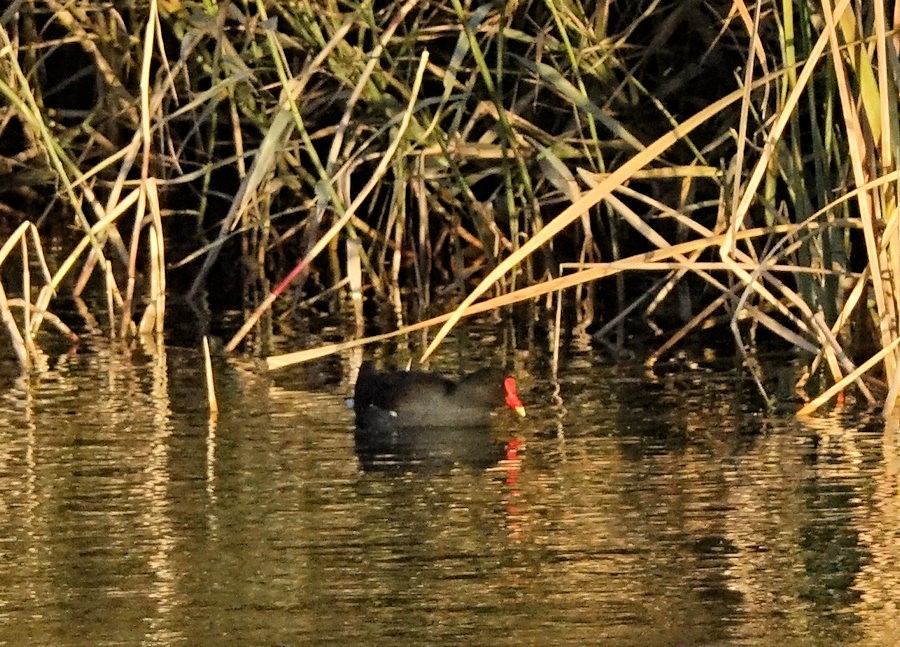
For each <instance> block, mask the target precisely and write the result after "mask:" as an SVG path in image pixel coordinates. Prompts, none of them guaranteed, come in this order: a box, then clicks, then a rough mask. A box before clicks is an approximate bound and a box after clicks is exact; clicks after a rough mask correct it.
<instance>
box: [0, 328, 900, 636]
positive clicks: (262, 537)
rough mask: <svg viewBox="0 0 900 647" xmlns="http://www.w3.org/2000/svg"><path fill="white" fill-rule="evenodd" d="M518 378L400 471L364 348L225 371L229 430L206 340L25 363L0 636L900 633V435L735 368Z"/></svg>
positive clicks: (7, 517) (1, 541)
mask: <svg viewBox="0 0 900 647" xmlns="http://www.w3.org/2000/svg"><path fill="white" fill-rule="evenodd" d="M457 364H458V363H457V362H456V360H455V359H454V357H453V356H451V355H450V354H449V353H447V354H444V355H441V356H439V357H438V359H437V361H436V362H435V366H436V367H437V368H440V369H444V370H446V371H449V372H452V371H453V370H454V367H455V366H456V365H457ZM472 364H473V365H471V366H466V367H465V368H467V369H473V368H475V366H474V362H472ZM516 364H517V370H518V373H519V376H520V391H521V395H522V398H523V400H524V401H525V403H526V405H527V406H528V414H529V415H528V417H527V418H525V419H518V418H516V417H515V416H513V415H511V414H510V412H504V413H502V414H499V415H498V416H497V418H496V421H495V423H496V424H495V425H494V428H493V429H492V430H491V431H490V432H488V433H484V434H478V435H477V436H476V437H475V438H474V439H473V438H471V437H458V438H455V437H454V436H453V432H452V431H450V432H448V434H450V435H449V436H448V438H446V439H443V440H442V439H439V438H438V439H433V440H427V441H423V443H424V444H425V445H426V447H427V448H428V447H430V448H433V450H434V451H429V450H428V449H426V450H424V451H422V452H420V453H419V454H417V455H416V456H411V457H410V456H401V457H396V460H394V461H391V460H381V461H378V460H376V461H363V460H362V459H361V457H360V456H358V455H357V452H356V449H355V445H354V435H353V417H352V412H351V411H350V410H349V409H347V408H346V406H345V403H344V398H345V397H346V396H347V395H348V394H349V393H350V391H351V386H350V382H349V380H350V362H349V360H348V358H333V359H331V360H328V361H326V362H324V363H321V364H320V365H319V368H316V367H315V366H311V367H305V368H299V369H288V370H286V371H284V372H282V373H279V374H276V375H264V374H262V373H261V372H259V371H258V370H255V369H254V368H253V367H252V365H250V364H249V363H247V362H240V361H230V362H228V363H225V362H219V363H218V364H217V377H218V391H219V401H220V407H221V414H220V416H219V418H218V420H217V421H215V422H211V421H210V420H209V416H208V414H207V411H206V404H205V391H204V388H205V387H204V379H203V371H202V362H201V360H200V357H199V354H198V353H197V352H195V351H192V350H184V349H175V348H169V349H166V350H164V351H162V352H148V353H145V352H142V351H141V350H140V349H138V350H133V351H130V352H126V351H124V350H122V349H120V348H114V347H111V346H110V345H109V344H104V343H102V342H96V343H94V344H93V345H91V344H88V345H87V346H85V347H83V348H82V349H80V350H79V351H78V352H77V353H71V354H63V355H61V356H59V357H58V358H55V359H54V360H53V362H52V368H51V369H50V370H49V371H48V372H47V373H45V374H44V375H41V376H39V377H32V378H31V379H30V381H25V380H22V379H18V378H16V377H15V376H14V374H15V371H14V370H13V369H11V368H10V367H8V366H7V367H6V368H5V369H4V370H3V371H2V372H3V374H4V375H5V377H3V378H2V382H0V383H2V386H3V390H2V394H0V582H2V583H3V585H2V587H0V645H11V646H12V645H15V646H21V645H60V646H65V645H138V644H143V645H186V646H187V645H190V646H195V645H225V644H235V645H320V644H321V645H325V644H328V645H407V644H409V645H426V644H427V645H460V644H467V645H492V646H498V645H499V646H502V645H516V646H519V647H521V646H522V645H551V644H552V645H586V644H604V645H623V646H630V645H634V646H638V645H640V646H647V645H649V646H653V645H825V644H827V645H872V646H875V645H889V644H897V642H898V641H900V613H898V603H900V568H898V567H897V564H898V563H900V477H898V466H900V462H898V445H900V443H898V436H900V434H898V429H897V427H896V425H895V424H894V423H882V422H879V421H877V420H874V419H870V418H865V417H861V416H853V415H850V414H844V415H840V414H830V415H828V416H825V417H819V418H813V419H808V420H794V419H793V418H792V417H791V416H789V415H786V416H785V417H782V418H779V417H771V416H767V415H764V414H763V413H761V412H760V411H759V410H758V409H757V408H755V406H754V405H752V404H751V403H749V402H748V400H752V398H748V391H749V389H748V387H747V385H746V384H745V383H743V382H742V381H741V380H740V379H738V378H737V377H736V373H735V372H734V371H732V370H722V369H713V368H709V367H706V368H703V367H697V366H694V367H688V366H685V367H683V368H682V369H680V370H678V371H672V372H670V373H669V374H668V375H647V374H646V372H645V371H644V370H643V369H641V368H640V367H636V366H622V365H620V366H613V365H609V364H606V363H604V362H602V361H600V360H598V359H597V358H596V357H595V355H594V354H593V353H592V351H590V350H581V351H572V352H571V353H570V354H569V355H568V356H567V358H566V359H565V361H564V362H563V365H562V367H561V369H560V379H559V381H558V382H555V381H554V380H553V379H552V378H551V372H550V370H549V369H548V368H547V365H548V363H547V361H546V360H545V359H541V358H539V357H537V356H528V355H527V354H522V355H518V356H516ZM323 366H324V367H326V370H324V373H323V375H324V376H325V377H324V378H321V377H317V376H318V375H319V373H318V371H319V369H320V368H322V367H323ZM506 414H509V415H506ZM364 467H366V468H367V469H364Z"/></svg>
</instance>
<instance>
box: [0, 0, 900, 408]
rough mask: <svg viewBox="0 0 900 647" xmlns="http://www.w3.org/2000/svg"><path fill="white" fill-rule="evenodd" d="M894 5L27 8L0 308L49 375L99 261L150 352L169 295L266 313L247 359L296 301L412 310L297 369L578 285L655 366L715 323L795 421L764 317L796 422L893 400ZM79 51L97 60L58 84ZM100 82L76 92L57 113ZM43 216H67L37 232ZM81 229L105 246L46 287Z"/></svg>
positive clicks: (14, 48)
mask: <svg viewBox="0 0 900 647" xmlns="http://www.w3.org/2000/svg"><path fill="white" fill-rule="evenodd" d="M626 4H627V3H626ZM670 4H671V3H670ZM675 4H677V3H675ZM893 19H894V18H893V17H892V14H890V13H889V11H888V7H887V6H886V4H885V3H884V1H883V0H875V1H874V2H872V3H858V2H856V3H851V2H849V1H848V0H839V1H837V2H832V1H829V0H821V1H820V2H817V3H791V2H782V3H777V2H776V3H770V2H762V1H760V2H756V3H749V4H748V3H744V2H731V0H728V1H725V0H721V1H718V0H713V1H712V2H707V3H695V4H692V5H689V6H687V5H685V6H684V7H674V6H672V7H670V6H662V3H658V4H655V5H653V7H652V8H651V9H648V10H646V11H639V10H638V9H637V8H633V7H624V6H618V4H617V3H599V4H597V3H594V4H589V3H580V2H579V1H578V0H567V1H566V2H556V1H555V0H554V1H553V2H545V3H541V4H538V3H525V4H523V3H518V4H504V3H501V4H500V5H491V4H483V5H477V6H474V5H467V4H465V3H461V2H457V1H455V0H454V2H453V3H451V5H450V6H449V7H445V6H443V5H440V4H431V3H423V2H417V1H415V0H406V1H405V2H395V3H387V4H385V5H383V6H379V7H378V8H373V7H371V6H369V5H366V4H354V3H352V2H350V3H345V4H342V5H340V6H322V5H320V4H316V3H310V2H307V1H303V0H301V1H300V2H297V3H291V4H289V5H283V4H278V3H267V2H264V1H263V0H255V1H254V2H247V3H229V4H227V5H226V4H216V3H200V2H194V1H190V0H151V1H150V2H149V3H147V5H146V6H144V7H142V8H131V9H130V10H129V11H128V12H120V11H118V10H117V9H116V8H115V7H110V6H108V5H96V6H95V5H92V4H90V3H78V4H76V5H75V6H70V5H65V4H63V3H59V2H57V1H56V0H44V1H41V0H39V1H37V2H33V3H22V4H20V5H17V6H16V8H11V9H8V10H7V11H6V12H4V13H3V14H2V16H0V93H2V95H3V97H4V98H5V99H6V105H5V106H3V107H0V117H2V118H0V134H3V135H4V136H5V137H7V139H6V141H12V142H14V143H15V144H14V145H13V149H15V147H16V146H17V147H18V149H15V150H13V153H14V155H9V153H3V155H9V157H2V158H0V202H4V203H5V201H4V195H7V193H4V191H7V192H9V191H11V192H12V193H11V195H12V196H13V198H15V199H11V200H9V205H10V206H9V207H8V208H7V210H6V211H4V213H6V214H8V215H7V219H10V220H12V221H13V222H14V223H15V224H14V226H11V227H9V229H10V230H12V231H13V234H12V235H11V237H10V238H9V239H8V241H7V242H6V244H4V245H3V246H2V251H0V266H2V265H3V264H4V263H7V262H11V259H12V255H11V251H12V249H13V248H14V246H15V245H16V244H20V247H21V250H22V253H21V263H22V264H23V265H24V266H25V268H26V270H27V266H28V263H29V259H31V258H38V259H40V263H41V264H42V279H41V280H42V283H35V277H31V276H30V275H29V274H28V273H27V271H26V272H24V273H23V274H22V277H23V278H22V282H21V285H19V286H12V285H10V284H7V285H6V286H4V285H0V317H2V320H3V323H4V326H5V327H6V330H7V331H8V335H9V336H10V338H11V340H12V349H13V353H14V355H15V356H16V358H17V360H18V361H19V363H20V364H21V365H22V366H23V367H24V368H28V367H30V366H31V365H32V364H33V361H32V359H33V358H32V356H33V355H35V353H37V352H38V350H37V348H36V347H35V335H36V334H37V332H38V331H39V329H40V328H41V325H42V321H43V320H44V319H45V318H46V319H48V320H51V319H50V312H49V307H50V305H51V303H52V301H53V298H54V297H55V296H56V295H57V294H59V292H60V290H67V289H69V286H70V285H71V289H72V291H73V293H74V294H76V295H80V294H82V292H83V291H85V290H90V289H91V286H92V284H93V283H95V282H96V281H95V279H92V277H93V275H94V274H95V272H94V270H95V269H97V268H99V270H100V271H99V272H97V274H102V275H103V276H102V279H101V280H100V281H99V283H100V284H101V289H100V291H101V292H102V294H103V298H102V299H100V301H102V302H103V306H104V307H105V308H106V309H107V310H109V319H110V326H111V327H113V326H114V325H115V324H114V323H113V322H114V321H116V322H117V324H118V325H117V326H116V328H117V334H118V335H119V336H120V337H123V338H129V337H132V336H134V335H137V334H151V335H155V336H156V337H157V338H159V337H160V334H161V333H162V332H163V331H164V329H165V317H166V314H167V311H168V309H169V305H170V304H171V303H172V302H173V301H178V300H187V301H188V302H190V303H192V304H194V305H196V306H197V307H199V308H201V309H203V308H208V307H209V306H208V303H209V302H211V301H213V299H211V298H210V297H211V296H225V297H228V296H230V295H219V294H217V293H216V291H220V290H232V291H234V292H236V293H238V295H239V297H240V299H241V301H242V303H243V313H244V314H243V317H242V319H243V326H240V329H239V330H238V332H237V333H236V334H235V335H234V336H233V338H232V339H231V341H230V342H229V343H228V345H227V349H228V350H235V349H236V348H237V347H238V346H239V345H240V344H241V343H243V340H244V338H245V336H246V335H248V334H249V333H251V332H252V331H253V330H256V331H257V332H258V334H257V335H256V336H255V337H251V339H252V340H253V343H254V344H255V345H256V346H255V349H254V350H255V352H256V353H258V354H269V353H271V350H270V348H269V347H268V345H267V342H266V337H265V335H264V331H265V330H268V329H269V328H271V327H272V326H273V325H277V322H278V321H280V320H286V319H289V318H290V316H291V305H290V304H288V303H287V301H289V300H288V299H283V298H280V297H281V296H282V295H284V294H287V293H290V292H291V291H294V293H295V295H297V296H299V295H300V294H301V293H302V294H303V295H305V301H306V302H307V303H311V302H314V301H318V303H320V304H324V303H328V302H329V299H330V300H331V303H332V305H331V307H332V308H334V307H335V305H334V296H333V295H337V294H341V295H346V297H347V298H348V300H350V299H353V298H357V299H358V297H359V295H360V294H363V293H365V294H366V295H367V298H368V299H369V300H370V301H378V302H382V303H385V304H390V306H391V308H392V311H393V313H394V316H395V318H396V329H395V330H393V331H390V332H387V333H384V334H378V335H373V336H371V337H367V338H358V339H351V340H348V341H345V342H341V343H337V344H332V345H329V346H323V347H320V348H313V349H307V350H304V351H300V352H297V353H289V354H285V355H272V356H270V357H268V360H267V363H268V366H269V367H270V368H273V369H274V368H278V367H281V366H284V365H287V364H289V363H292V362H296V361H303V360H305V359H309V358H312V357H320V356H322V355H323V354H326V353H332V352H340V351H342V350H345V349H347V348H351V347H356V346H359V345H362V344H365V343H371V342H374V341H378V340H384V339H386V338H388V337H390V336H393V335H398V334H403V333H405V332H410V331H413V330H418V329H422V328H424V327H430V326H437V325H440V326H441V327H440V329H439V330H438V331H437V332H436V334H435V335H434V337H433V338H432V339H431V342H430V344H429V345H428V347H427V348H426V350H425V351H424V354H423V356H422V357H421V360H422V361H425V360H426V359H427V358H428V357H429V356H430V355H431V354H432V353H433V352H434V351H435V349H436V348H438V346H439V345H440V344H441V343H442V342H443V340H444V339H445V338H446V336H447V335H448V334H449V333H450V331H451V330H452V329H453V327H454V326H455V325H456V324H457V323H458V321H459V320H460V319H461V318H463V317H465V316H470V315H472V314H475V313H478V312H486V311H489V310H494V309H498V308H503V307H505V306H508V305H510V304H512V303H515V302H518V301H522V300H526V299H535V298H537V297H540V296H546V295H556V296H557V298H561V296H560V291H561V290H564V289H566V288H575V289H576V290H578V291H579V292H577V295H578V296H577V299H579V300H583V301H580V305H581V307H579V309H578V310H579V313H580V315H579V317H580V319H579V321H578V322H577V328H578V330H580V331H585V330H588V329H593V330H595V332H594V336H595V338H596V339H597V340H598V341H600V342H602V343H604V344H612V345H613V346H616V345H618V346H621V344H622V343H623V342H622V336H621V331H622V330H623V329H624V327H625V326H626V325H628V326H629V327H638V328H642V329H646V330H647V331H648V335H650V334H652V335H654V336H653V337H651V338H652V339H653V340H654V344H655V350H653V349H651V350H650V351H649V352H648V353H647V355H646V358H645V361H646V364H647V365H648V366H653V365H655V364H656V363H658V362H659V361H660V360H661V358H663V357H664V356H665V355H666V354H667V353H669V352H671V350H672V349H673V348H675V347H676V346H677V345H678V344H679V343H683V341H684V340H685V339H687V338H688V337H690V336H691V335H692V334H693V335H699V334H700V331H702V330H717V331H719V334H727V335H729V336H730V337H732V338H733V339H734V345H735V349H736V352H737V353H738V354H739V356H740V357H741V358H742V359H743V362H744V364H745V366H746V367H747V370H748V371H749V372H750V373H751V375H752V376H753V379H754V382H755V383H756V385H757V387H758V389H759V391H760V394H761V395H762V397H763V398H764V399H765V400H766V401H767V402H772V403H774V396H772V395H771V394H769V392H768V391H767V388H766V386H765V385H766V383H767V380H766V379H765V376H764V375H763V371H765V368H763V367H762V364H761V363H760V362H758V361H757V360H756V342H755V339H756V335H757V333H758V331H762V330H764V331H767V334H768V336H769V338H770V339H773V340H776V341H777V340H780V341H781V342H782V343H783V344H786V345H788V346H790V347H792V348H795V349H797V353H798V355H797V362H798V365H799V366H800V367H802V370H798V376H797V380H798V387H799V386H803V385H805V387H804V389H803V390H802V394H803V397H804V398H805V399H806V400H807V402H806V404H805V405H804V406H803V407H802V408H801V409H800V412H801V413H804V414H806V413H811V412H812V411H814V410H815V409H817V408H818V407H821V406H822V405H823V404H825V403H827V402H829V401H833V399H834V398H835V397H836V396H837V395H838V394H841V393H846V394H853V395H855V396H857V399H858V401H860V402H867V403H870V404H878V405H880V406H881V407H882V409H883V411H884V412H885V413H889V412H891V411H892V409H893V406H894V402H895V400H896V396H897V393H898V389H900V361H898V358H897V350H896V349H897V339H898V338H900V334H898V333H900V330H898V327H900V322H898V304H897V298H898V293H900V285H898V284H897V281H898V280H900V257H898V256H900V254H898V251H897V244H898V243H897V239H898V231H897V229H898V225H897V223H898V211H900V209H898V186H900V182H898V180H900V177H898V171H897V162H896V160H897V156H898V145H897V137H898V133H900V119H898V110H897V103H896V100H895V98H896V95H897V88H898V85H900V84H898V79H897V78H896V77H895V75H896V70H898V69H900V64H898V63H900V61H898V60H897V54H896V52H897V46H896V45H897V40H898V36H897V33H898V32H897V28H898V25H895V24H891V23H890V20H893ZM716 22H717V23H718V24H717V25H716V29H715V30H713V32H715V35H712V32H710V33H709V34H707V33H706V32H703V31H697V32H692V33H691V36H692V38H684V33H685V32H686V31H690V30H692V29H695V26H696V25H701V24H702V25H710V24H715V23H716ZM111 24H115V25H116V26H117V29H116V30H110V28H109V26H110V25H111ZM666 34H671V36H666ZM675 35H678V36H677V37H676V36H675ZM707 36H708V38H707V40H705V41H704V40H703V39H704V38H705V37H707ZM703 43H705V45H704V46H705V47H706V49H703V48H702V47H700V46H699V45H700V44H703ZM673 60H679V61H684V62H685V65H684V66H683V67H682V68H679V69H673V68H672V66H671V61H673ZM64 61H71V62H77V64H78V65H80V66H81V69H76V70H74V72H73V74H72V75H71V76H70V77H69V78H65V77H63V76H61V75H60V74H59V73H54V70H56V69H58V68H61V67H62V63H63V62H64ZM73 64H74V63H73ZM738 70H741V73H740V74H738V73H737V71H738ZM73 83H74V84H79V83H80V84H82V86H81V87H83V88H84V92H82V93H81V95H79V96H80V100H76V99H75V98H72V97H70V98H69V99H67V100H66V101H63V100H61V96H63V95H64V94H65V92H64V89H65V88H67V87H69V85H70V84H73ZM7 161H8V162H9V163H6V162H7ZM35 183H36V184H35ZM32 186H37V187H38V188H40V187H45V188H46V189H48V190H47V191H45V192H44V195H42V193H41V191H35V190H34V189H32V188H31V187H32ZM9 187H12V188H11V189H10V188H9ZM21 198H24V199H25V200H26V201H28V202H31V203H36V205H35V206H37V208H38V210H43V211H44V212H45V213H46V214H50V215H45V216H44V217H42V218H40V219H38V222H40V224H39V225H38V226H35V225H33V224H31V223H30V218H31V217H32V214H28V213H26V212H24V211H22V210H21V207H17V206H15V205H16V204H20V203H21ZM123 216H125V217H126V218H129V217H130V219H131V220H130V223H131V226H130V227H128V226H126V227H124V228H120V224H119V223H120V221H121V218H122V217H123ZM17 220H18V222H16V221H17ZM55 221H60V222H65V223H69V222H74V223H75V225H76V227H77V230H78V232H79V234H78V236H77V237H76V238H75V239H74V240H63V245H62V246H61V247H57V248H58V249H61V250H62V251H61V254H59V256H60V258H61V260H60V261H58V263H55V264H58V266H57V267H56V269H55V271H53V272H51V271H50V269H49V267H46V263H45V261H44V260H43V254H42V251H41V243H40V237H41V236H48V235H52V234H51V233H49V231H45V229H49V227H47V225H48V222H50V223H52V222H55ZM27 232H31V233H30V235H29V234H28V233H27ZM69 238H71V237H69ZM26 240H27V241H30V250H32V251H34V255H30V254H29V251H30V250H29V248H28V247H29V246H27V245H26ZM348 241H349V242H350V243H351V246H352V249H353V253H352V254H351V255H350V256H352V262H351V261H350V260H348V257H347V255H345V254H344V253H343V251H342V250H343V249H344V246H342V245H341V243H345V244H346V243H348ZM323 252H327V253H323ZM297 259H301V261H300V262H298V261H297ZM348 265H352V266H353V267H352V268H351V267H348ZM351 274H353V279H352V280H350V278H349V277H350V275H351ZM4 276H7V274H4ZM173 278H177V279H178V280H177V281H173V280H172V279H173ZM185 278H187V280H185ZM610 278H612V279H613V280H612V281H609V280H608V279H610ZM176 284H179V285H184V284H187V285H188V286H189V287H188V288H186V289H185V290H184V291H183V293H180V294H179V293H173V290H174V288H173V287H172V286H174V285H176ZM440 284H446V285H458V286H462V287H464V288H465V291H464V297H463V298H461V299H460V300H459V303H458V305H457V306H456V307H455V308H449V309H448V311H447V312H446V313H444V314H439V315H437V316H433V317H431V318H425V319H423V320H422V321H419V322H415V321H414V322H407V321H405V318H406V317H408V316H409V309H408V308H407V306H408V305H410V302H411V301H416V303H415V304H414V305H417V306H419V310H420V311H421V312H423V313H425V312H433V311H434V308H435V303H444V304H446V300H441V299H438V298H436V297H437V296H438V288H439V287H440ZM270 285H274V286H276V287H275V288H270V287H269V286H270ZM587 287H590V288H591V289H586V288H587ZM648 290H649V292H648ZM33 291H37V295H36V296H33V295H32V292H33ZM17 292H21V293H22V296H21V299H19V298H18V297H16V296H10V295H15V294H16V293H17ZM594 293H596V294H597V295H598V296H599V299H600V300H599V303H600V304H602V305H601V306H600V307H593V306H592V305H590V304H591V303H593V302H592V301H590V299H592V298H593V296H592V295H593V294H594ZM322 295H332V296H329V297H328V298H322ZM686 295H687V296H686ZM296 300H297V299H295V301H296ZM551 300H552V299H551ZM551 300H548V304H549V303H550V301H551ZM32 302H33V303H32ZM19 303H21V304H22V312H23V316H21V317H20V316H17V314H16V313H14V312H13V310H12V309H11V308H10V306H11V305H15V304H19ZM673 305H677V307H672V306H673ZM666 310H670V311H674V310H679V311H683V313H682V315H681V318H680V319H678V320H676V321H675V322H674V324H673V323H672V322H665V321H664V318H665V316H667V315H665V314H664V313H665V311H666ZM356 312H357V315H356V316H357V317H358V316H359V314H358V313H359V312H361V308H359V307H357V309H356ZM553 312H554V313H555V312H557V310H556V308H554V309H553ZM273 314H274V315H277V319H274V322H275V323H274V324H273V321H272V320H269V321H266V318H267V317H271V316H272V315H273ZM425 316H426V317H427V315H425ZM51 321H52V320H51ZM617 331H618V332H617ZM557 334H558V331H557ZM704 334H708V333H704ZM851 387H852V388H851Z"/></svg>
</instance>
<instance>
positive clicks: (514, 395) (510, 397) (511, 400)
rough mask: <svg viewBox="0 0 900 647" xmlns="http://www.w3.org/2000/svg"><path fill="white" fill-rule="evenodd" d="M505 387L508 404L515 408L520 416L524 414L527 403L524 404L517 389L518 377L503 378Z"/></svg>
mask: <svg viewBox="0 0 900 647" xmlns="http://www.w3.org/2000/svg"><path fill="white" fill-rule="evenodd" d="M503 389H504V390H505V391H506V406H508V407H509V408H510V409H513V410H514V411H515V412H516V413H517V414H519V416H524V415H525V405H523V404H522V401H521V400H520V399H519V394H518V392H517V391H516V378H514V377H508V378H506V379H505V380H503Z"/></svg>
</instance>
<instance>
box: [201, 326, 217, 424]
mask: <svg viewBox="0 0 900 647" xmlns="http://www.w3.org/2000/svg"><path fill="white" fill-rule="evenodd" d="M203 367H204V369H205V372H206V398H207V401H208V402H209V413H210V415H211V416H215V415H217V414H218V413H219V400H218V399H217V398H216V383H215V379H214V377H213V367H212V358H211V357H210V354H209V338H208V337H207V336H206V335H203Z"/></svg>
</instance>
